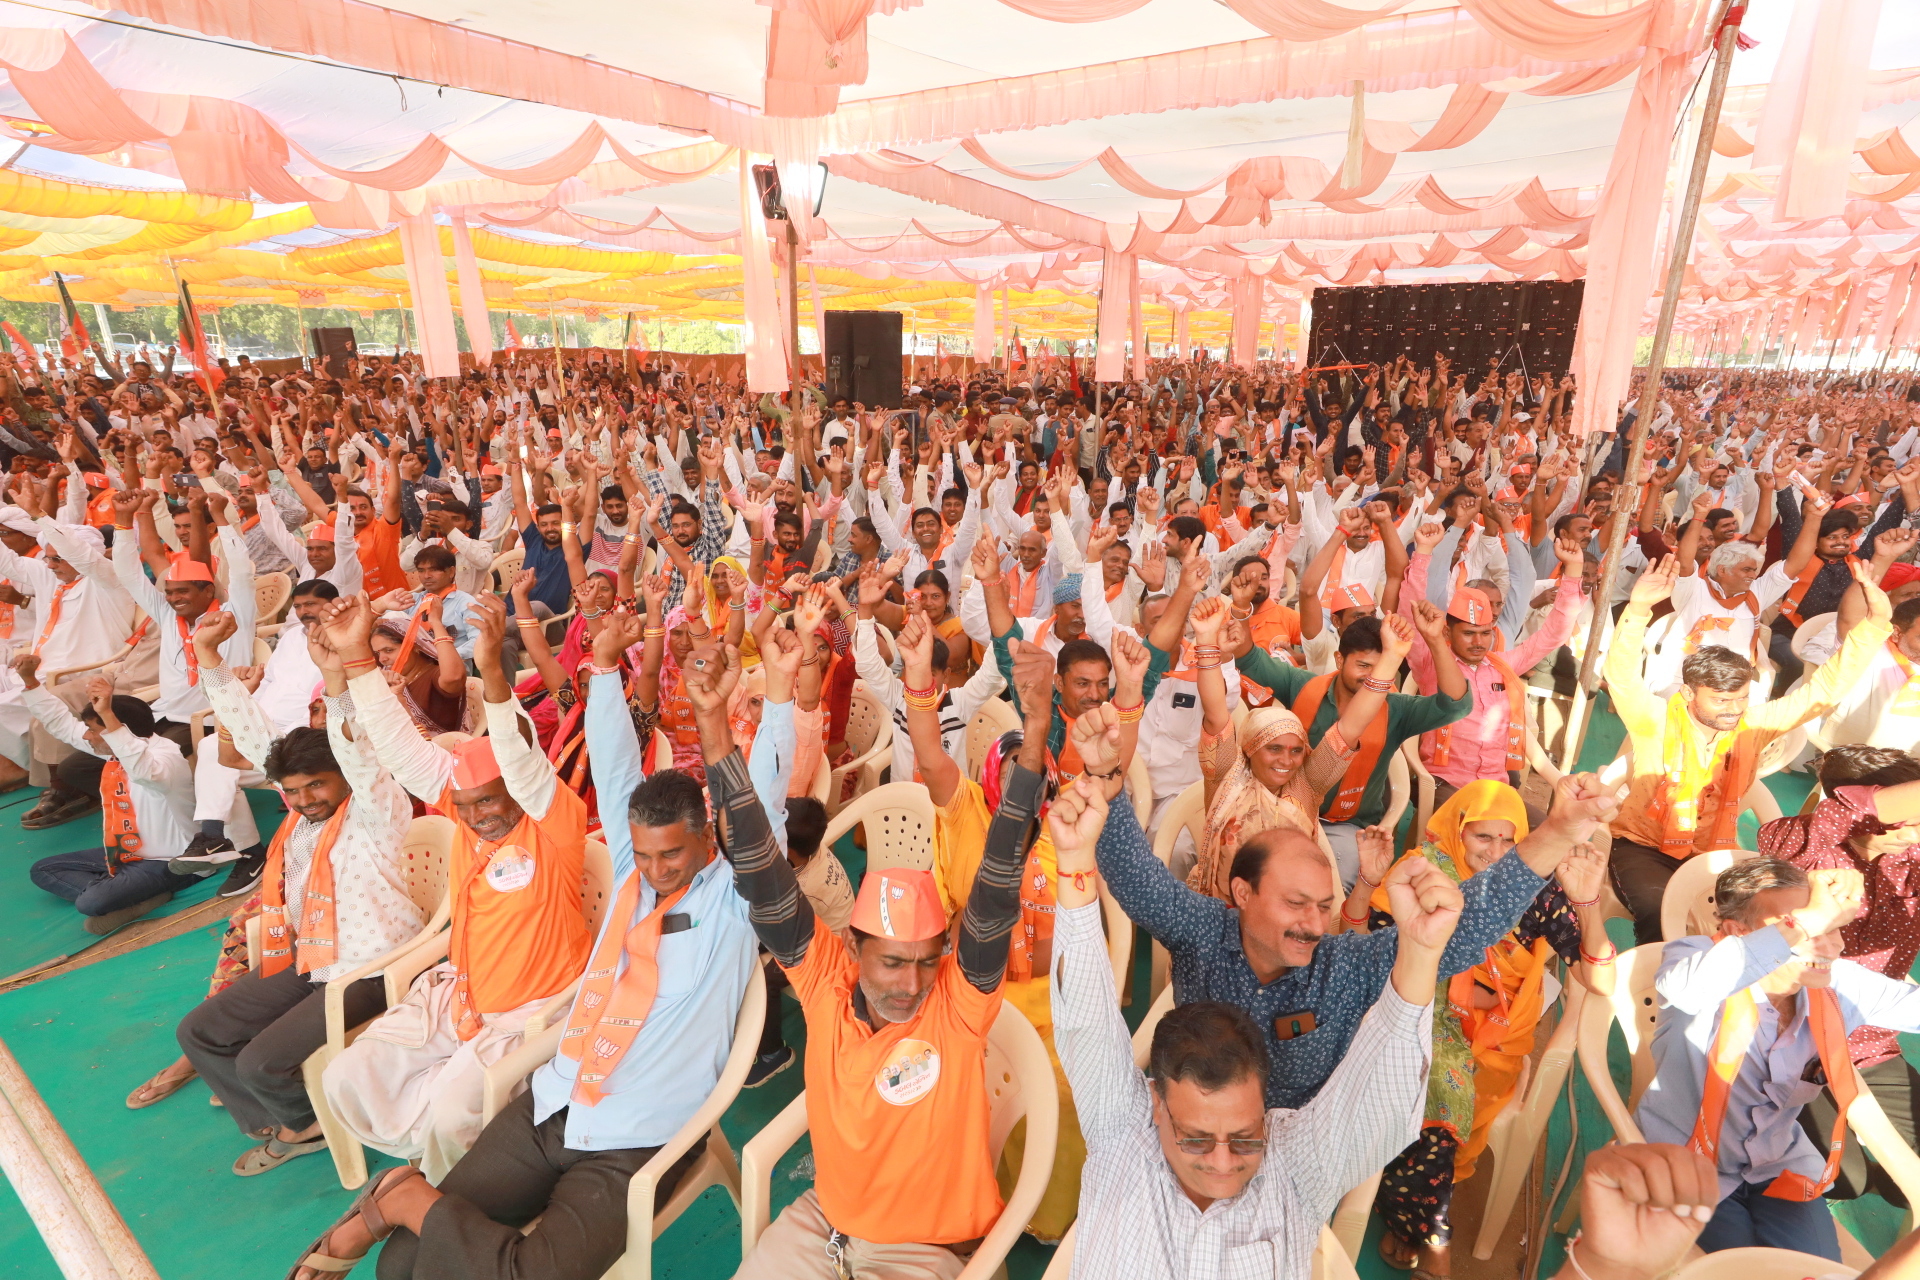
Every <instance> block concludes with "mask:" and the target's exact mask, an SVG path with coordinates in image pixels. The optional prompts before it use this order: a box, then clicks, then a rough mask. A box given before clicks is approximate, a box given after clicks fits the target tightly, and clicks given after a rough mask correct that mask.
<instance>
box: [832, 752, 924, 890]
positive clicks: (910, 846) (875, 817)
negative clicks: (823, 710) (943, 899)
mask: <svg viewBox="0 0 1920 1280" xmlns="http://www.w3.org/2000/svg"><path fill="white" fill-rule="evenodd" d="M835 772H836V773H837V772H838V771H837V770H836V771H835ZM937 814H938V810H936V809H935V808H934V807H933V797H932V796H930V795H928V794H927V789H926V787H925V786H924V785H922V784H921V783H918V782H889V783H887V784H886V785H885V786H882V787H875V788H874V789H873V790H871V791H868V792H866V793H865V794H863V795H861V796H860V797H858V798H857V799H854V800H851V801H849V802H848V803H847V806H846V807H845V808H844V809H842V810H840V812H839V813H836V814H834V815H833V818H832V819H831V820H830V821H829V822H828V823H827V831H826V834H825V835H824V836H822V837H821V838H820V846H821V848H823V849H831V848H832V847H833V842H834V841H835V840H838V839H839V838H840V837H841V836H843V835H845V834H846V833H847V832H849V831H851V830H853V829H854V827H855V826H858V827H860V828H861V829H862V830H864V831H865V833H866V837H867V870H868V871H878V870H880V869H882V868H884V867H913V868H917V869H919V870H922V871H926V870H931V869H932V867H933V828H934V821H935V818H936V816H937Z"/></svg>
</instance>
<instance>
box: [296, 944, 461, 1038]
mask: <svg viewBox="0 0 1920 1280" xmlns="http://www.w3.org/2000/svg"><path fill="white" fill-rule="evenodd" d="M435 936H437V935H436V934H431V933H428V932H426V931H425V930H423V931H421V932H420V933H417V934H415V935H414V936H413V937H411V938H409V939H407V940H406V941H405V942H403V943H401V944H400V945H399V946H397V947H395V948H394V949H393V950H391V951H389V952H387V954H385V955H383V956H381V957H379V958H378V959H375V960H369V961H367V963H365V964H363V965H361V966H359V967H358V968H356V969H351V970H348V971H347V972H346V973H343V974H341V975H340V976H339V977H337V978H330V979H328V980H327V995H326V1004H327V1046H328V1048H330V1049H331V1050H332V1051H333V1052H334V1053H339V1052H340V1051H341V1050H342V1049H344V1048H346V1047H347V1007H346V997H347V988H348V987H349V986H350V985H352V984H353V983H356V982H358V981H360V980H361V979H362V978H371V977H372V976H373V975H374V974H376V973H379V972H380V971H381V970H383V969H385V968H387V967H388V966H390V965H392V964H393V963H394V962H395V961H397V960H399V959H401V958H402V957H404V956H405V955H406V954H407V953H408V952H409V951H412V950H413V949H414V948H416V947H419V946H420V945H421V944H422V943H425V942H427V941H429V940H431V939H432V938H433V937H435ZM449 941H451V939H449ZM402 994H403V995H404V993H402ZM387 995H388V1000H387V1004H388V1006H389V1007H391V1006H392V1005H393V1004H394V1003H396V1002H395V1001H394V1000H393V998H392V996H393V990H392V987H391V985H389V987H388V990H387Z"/></svg>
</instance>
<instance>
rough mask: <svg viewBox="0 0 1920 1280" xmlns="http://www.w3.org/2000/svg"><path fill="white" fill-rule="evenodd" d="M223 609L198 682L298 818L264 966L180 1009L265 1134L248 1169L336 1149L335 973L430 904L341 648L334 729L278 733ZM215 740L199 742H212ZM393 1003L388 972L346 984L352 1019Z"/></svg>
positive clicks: (287, 843)
mask: <svg viewBox="0 0 1920 1280" xmlns="http://www.w3.org/2000/svg"><path fill="white" fill-rule="evenodd" d="M235 625H236V624H235V622H234V619H233V615H232V614H227V613H218V614H214V615H212V617H211V618H210V619H209V620H208V621H206V622H203V623H202V624H201V625H200V627H199V628H198V630H196V631H195V632H194V635H193V645H194V649H195V651H196V653H197V655H198V657H199V661H200V682H201V687H203V688H204V689H205V690H206V692H207V699H208V701H209V702H211V703H212V704H213V709H214V711H215V713H216V714H217V715H218V716H219V717H220V728H221V734H222V737H223V738H229V737H230V738H231V740H232V741H231V744H230V746H229V744H228V743H227V742H225V741H222V742H221V743H220V746H221V747H222V748H223V749H228V750H230V751H231V753H232V754H231V759H232V762H233V764H234V765H243V766H245V767H246V768H247V769H248V770H251V769H252V768H253V765H252V763H251V762H253V761H255V760H258V761H259V762H260V772H262V773H264V774H265V775H266V777H267V778H269V779H271V780H272V781H273V782H274V784H275V785H276V786H278V787H279V788H280V792H281V795H282V796H284V797H285V799H286V802H287V816H286V819H285V820H284V821H283V822H281V824H280V830H279V831H278V832H276V833H275V834H274V837H273V841H272V843H271V845H270V846H269V847H268V849H267V863H266V871H265V878H264V880H263V881H262V885H261V896H262V899H263V902H264V909H263V913H262V919H261V931H260V968H259V969H257V970H255V971H253V972H250V973H248V974H246V975H245V976H243V977H240V978H238V979H236V980H235V981H234V982H233V983H232V984H230V985H229V986H228V987H227V988H226V989H225V990H223V991H221V992H220V993H219V994H218V995H215V996H213V997H212V998H211V999H208V1000H205V1001H203V1002H201V1003H200V1004H199V1005H198V1006H196V1007H195V1008H194V1010H193V1011H192V1012H191V1013H189V1014H188V1015H187V1016H186V1017H185V1018H182V1019H181V1020H180V1027H179V1030H178V1033H177V1038H178V1039H179V1041H180V1050H181V1052H182V1053H184V1054H185V1055H186V1058H187V1061H188V1062H190V1063H192V1064H193V1069H194V1070H195V1071H196V1072H198V1073H199V1074H200V1077H201V1078H202V1079H204V1080H205V1081H206V1082H207V1084H208V1086H209V1087H211V1088H212V1090H213V1095H214V1096H215V1097H216V1098H218V1099H220V1101H221V1103H222V1104H223V1105H224V1106H225V1107H226V1109H227V1114H228V1115H229V1116H231V1117H233V1122H234V1123H235V1124H237V1125H239V1126H240V1131H241V1132H242V1133H244V1134H247V1135H248V1136H249V1137H264V1138H265V1141H264V1142H262V1143H261V1144H260V1145H259V1146H257V1147H254V1148H253V1149H251V1150H249V1151H247V1152H245V1153H244V1154H242V1155H241V1156H240V1158H239V1159H238V1160H236V1161H234V1164H233V1171H234V1172H235V1173H237V1174H239V1175H240V1176H241V1177H251V1176H253V1175H254V1174H259V1173H265V1172H266V1171H267V1170H269V1169H275V1168H278V1167H279V1166H281V1165H283V1164H285V1163H286V1162H287V1161H289V1160H292V1159H294V1158H295V1157H297V1156H303V1155H309V1154H311V1153H313V1152H315V1151H321V1150H324V1149H325V1148H326V1145H327V1140H326V1138H325V1137H323V1136H322V1135H321V1133H320V1122H319V1121H318V1120H317V1119H316V1118H315V1117H314V1114H313V1105H312V1102H311V1100H310V1099H309V1097H308V1095H307V1085H306V1080H305V1078H304V1077H303V1076H302V1074H301V1067H302V1064H304V1063H305V1062H306V1060H307V1057H308V1056H309V1055H310V1054H312V1053H313V1051H314V1050H315V1049H318V1048H319V1047H320V1046H321V1045H323V1044H325V1043H326V1041H327V1014H326V984H327V983H328V982H329V981H331V980H332V979H334V978H337V977H340V976H341V975H343V974H346V973H348V972H350V971H352V970H354V969H356V968H358V967H360V966H361V965H363V964H366V963H367V962H368V961H370V960H375V959H378V958H379V957H380V956H383V955H385V954H386V953H387V952H389V951H391V950H393V949H394V948H395V947H397V946H400V945H401V944H402V943H404V942H406V941H407V940H408V939H409V938H412V937H414V936H415V935H416V934H418V933H419V932H420V929H421V926H423V925H424V924H425V923H426V913H425V912H423V911H421V909H420V908H419V907H418V906H417V905H415V903H414V901H413V899H412V897H410V896H409V895H408V893H407V877H406V855H405V854H404V853H403V852H402V846H403V845H404V844H405V843H406V838H407V827H408V825H409V824H410V823H411V822H412V821H413V804H412V802H411V801H409V800H408V799H407V794H406V792H404V791H402V790H401V789H400V784H399V783H397V782H395V781H394V780H393V775H392V774H390V773H387V772H386V771H385V770H384V769H381V768H380V767H379V765H377V764H376V763H375V762H374V760H373V753H372V752H371V751H370V750H369V749H368V747H367V745H366V743H365V741H363V740H360V741H356V740H355V739H354V738H353V737H352V736H350V734H349V731H348V721H349V719H350V718H351V716H352V703H351V702H350V701H349V700H348V699H347V697H346V688H347V686H346V677H345V676H344V675H342V674H341V671H340V665H339V662H338V660H337V659H334V658H333V657H332V656H331V655H330V654H327V655H324V657H323V658H322V659H321V665H322V669H323V671H325V673H326V676H327V727H326V728H325V729H311V728H306V727H301V728H296V729H293V730H291V731H289V732H288V733H287V734H286V735H285V736H283V737H280V738H278V739H277V740H276V738H275V736H274V727H273V724H272V722H271V721H269V720H268V718H267V715H266V713H265V712H264V711H263V710H262V709H261V708H260V706H259V705H258V704H257V703H255V702H254V700H253V698H252V696H251V695H249V694H248V692H247V688H246V686H245V685H244V684H242V683H241V682H240V680H239V679H238V678H237V677H236V676H235V675H234V674H233V670H232V668H230V667H229V666H227V665H226V663H225V661H224V660H223V659H222V658H221V656H220V646H221V645H222V644H223V643H224V642H225V641H226V640H227V638H228V636H229V634H230V633H231V631H232V630H233V629H234V627H235ZM213 750H214V740H213V739H211V738H210V739H208V740H207V742H206V744H205V745H204V746H202V747H201V751H202V752H204V753H206V754H209V755H210V754H212V753H213ZM385 1004H386V989H385V987H384V985H383V982H382V979H380V978H379V977H377V976H376V977H371V978H363V979H361V980H360V981H359V982H356V983H354V984H353V985H352V986H350V987H348V988H347V991H346V998H345V1002H344V1005H345V1010H346V1024H347V1025H348V1026H355V1025H357V1024H359V1023H362V1022H365V1021H366V1020H367V1019H368V1018H371V1017H372V1016H373V1015H374V1014H376V1013H378V1012H379V1011H380V1010H381V1008H382V1007H383V1006H384V1005H385Z"/></svg>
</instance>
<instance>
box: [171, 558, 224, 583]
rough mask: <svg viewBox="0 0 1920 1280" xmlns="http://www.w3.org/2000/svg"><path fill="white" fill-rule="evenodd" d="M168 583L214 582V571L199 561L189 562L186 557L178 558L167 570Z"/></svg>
mask: <svg viewBox="0 0 1920 1280" xmlns="http://www.w3.org/2000/svg"><path fill="white" fill-rule="evenodd" d="M167 581H168V582H212V581H213V570H211V569H209V568H207V566H205V565H204V564H201V563H200V562H199V561H198V560H189V559H187V557H186V556H184V555H181V556H176V557H175V558H174V561H173V563H172V564H171V565H170V566H168V568H167Z"/></svg>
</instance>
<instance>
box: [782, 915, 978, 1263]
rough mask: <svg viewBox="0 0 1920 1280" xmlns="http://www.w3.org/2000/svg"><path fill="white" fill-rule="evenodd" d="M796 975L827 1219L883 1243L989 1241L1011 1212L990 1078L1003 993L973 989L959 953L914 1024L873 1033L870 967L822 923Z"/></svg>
mask: <svg viewBox="0 0 1920 1280" xmlns="http://www.w3.org/2000/svg"><path fill="white" fill-rule="evenodd" d="M787 975H788V977H790V978H791V979H792V980H793V989H794V993H795V994H796V995H797V996H799V998H800V1007H801V1008H802V1009H803V1010H804V1011H805V1013H806V1017H807V1059H806V1078H807V1127H808V1130H809V1132H810V1134H811V1136H812V1138H813V1158H814V1178H813V1189H814V1191H815V1192H816V1193H817V1194H818V1195H819V1197H820V1210H821V1212H822V1213H824V1214H826V1217H827V1221H828V1222H830V1223H832V1224H833V1225H834V1226H835V1227H837V1228H839V1229H840V1230H841V1231H844V1232H846V1233H847V1234H848V1235H851V1236H854V1237H856V1238H857V1239H861V1240H870V1241H873V1242H874V1243H876V1244H953V1243H957V1242H959V1241H962V1240H973V1239H976V1238H978V1237H980V1236H984V1235H985V1234H987V1231H988V1230H989V1229H990V1228H991V1227H992V1226H993V1224H994V1221H995V1219H997V1218H998V1217H999V1216H1000V1210H1001V1207H1002V1201H1001V1199H1000V1188H999V1186H998V1185H997V1184H996V1183H995V1181H994V1176H993V1160H992V1158H991V1157H990V1156H989V1154H988V1144H987V1130H988V1124H989V1122H990V1121H991V1119H992V1115H993V1111H992V1107H991V1105H990V1103H989V1101H988V1098H987V1086H986V1077H985V1071H984V1063H985V1058H986V1040H987V1029H988V1028H989V1027H991V1026H992V1025H993V1020H994V1018H996V1017H997V1016H999V1013H1000V992H999V991H998V990H995V991H993V992H990V993H984V994H983V993H982V992H980V991H977V990H975V989H974V986H973V984H972V983H970V982H968V981H967V979H966V975H964V974H963V973H961V972H960V962H959V961H958V960H956V959H955V958H954V956H953V955H952V954H951V953H949V954H947V955H946V956H943V957H942V958H941V960H940V969H939V972H938V974H937V975H936V976H935V978H934V986H933V990H932V992H930V993H929V994H928V996H927V999H926V1002H925V1003H924V1004H922V1005H921V1006H920V1012H919V1013H918V1014H917V1015H915V1017H914V1019H913V1020H912V1021H911V1022H901V1023H887V1022H882V1023H881V1024H880V1029H879V1030H878V1031H875V1030H871V1029H869V1028H868V1026H867V1024H866V1023H864V1022H862V1021H860V1020H859V1019H858V1018H856V1017H854V1014H853V989H854V987H855V985H856V984H857V983H858V982H859V979H860V967H859V965H858V964H857V963H856V962H855V961H854V958H853V956H852V955H851V954H850V953H849V952H848V951H847V949H846V947H845V946H844V945H842V943H841V941H840V939H839V938H837V937H835V936H834V934H833V933H832V932H831V931H830V930H828V928H827V925H826V922H825V921H824V920H822V919H820V918H819V917H817V916H816V917H815V918H814V926H813V943H812V945H811V946H809V947H808V948H807V958H806V959H805V960H803V961H801V963H800V964H799V966H798V967H797V968H793V969H789V970H787ZM935 1168H937V1169H938V1170H939V1181H940V1187H939V1193H938V1194H929V1193H928V1188H927V1181H926V1174H927V1171H928V1170H929V1169H935Z"/></svg>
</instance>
